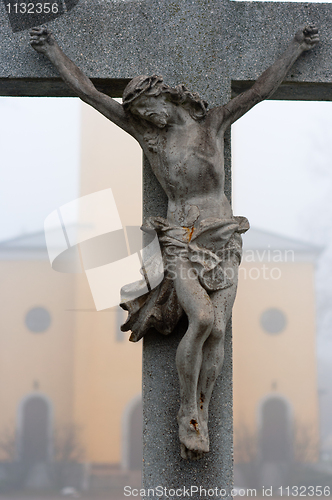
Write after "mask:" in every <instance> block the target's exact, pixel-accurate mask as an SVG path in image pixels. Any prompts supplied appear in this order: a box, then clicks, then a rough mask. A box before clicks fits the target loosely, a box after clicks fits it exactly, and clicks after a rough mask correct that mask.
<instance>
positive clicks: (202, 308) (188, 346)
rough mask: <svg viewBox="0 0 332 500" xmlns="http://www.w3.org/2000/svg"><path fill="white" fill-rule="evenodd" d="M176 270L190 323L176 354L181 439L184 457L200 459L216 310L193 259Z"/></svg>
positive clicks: (178, 290) (203, 448) (206, 447)
mask: <svg viewBox="0 0 332 500" xmlns="http://www.w3.org/2000/svg"><path fill="white" fill-rule="evenodd" d="M176 269H177V275H176V278H175V288H176V293H177V296H178V300H179V302H180V303H181V305H182V307H183V309H184V311H185V312H186V314H187V316H188V322H189V326H188V329H187V331H186V333H185V335H184V336H183V338H182V340H181V342H180V344H179V346H178V349H177V353H176V366H177V370H178V374H179V381H180V398H181V405H180V410H179V413H178V423H179V438H180V442H181V456H182V457H183V458H189V459H191V460H197V459H199V458H201V456H202V455H203V454H204V453H206V452H207V451H209V445H208V442H207V440H206V438H205V436H204V435H203V434H202V433H201V429H200V424H199V419H198V408H197V384H198V377H199V374H200V371H201V365H202V359H203V345H204V342H205V341H206V339H207V338H208V336H209V335H210V332H211V330H212V327H213V322H214V311H213V305H212V302H211V300H210V297H209V295H208V294H207V292H206V291H205V290H204V288H202V286H201V285H200V283H199V281H198V279H197V276H195V274H194V273H193V269H192V267H191V264H190V262H189V261H187V260H184V259H181V260H180V259H179V260H178V262H177V268H176Z"/></svg>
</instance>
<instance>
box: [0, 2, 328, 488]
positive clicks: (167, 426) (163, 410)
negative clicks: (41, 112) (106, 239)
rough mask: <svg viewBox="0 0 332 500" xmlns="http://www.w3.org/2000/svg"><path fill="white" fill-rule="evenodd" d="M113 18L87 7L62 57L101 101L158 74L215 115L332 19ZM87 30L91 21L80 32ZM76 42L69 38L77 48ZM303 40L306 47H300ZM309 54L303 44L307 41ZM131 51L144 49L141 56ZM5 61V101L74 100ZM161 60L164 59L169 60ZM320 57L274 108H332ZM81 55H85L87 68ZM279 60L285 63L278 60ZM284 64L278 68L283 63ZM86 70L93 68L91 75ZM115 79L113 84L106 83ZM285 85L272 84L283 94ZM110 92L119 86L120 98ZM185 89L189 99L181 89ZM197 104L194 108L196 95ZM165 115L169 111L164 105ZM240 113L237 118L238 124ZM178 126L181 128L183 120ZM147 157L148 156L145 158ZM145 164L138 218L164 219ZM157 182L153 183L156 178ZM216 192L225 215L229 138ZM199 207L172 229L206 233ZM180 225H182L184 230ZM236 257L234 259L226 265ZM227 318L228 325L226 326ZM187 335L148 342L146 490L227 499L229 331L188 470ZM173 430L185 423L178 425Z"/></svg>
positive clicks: (157, 12)
mask: <svg viewBox="0 0 332 500" xmlns="http://www.w3.org/2000/svg"><path fill="white" fill-rule="evenodd" d="M109 8H110V7H109V6H108V7H106V6H102V7H101V6H100V5H98V6H93V7H92V6H91V3H88V2H82V3H80V4H79V6H78V7H77V9H76V10H75V11H73V13H72V14H71V16H72V19H71V22H70V25H71V28H72V27H73V30H72V31H74V32H75V35H77V34H80V30H81V29H83V27H84V23H85V22H87V26H88V28H89V30H90V33H93V34H94V36H93V38H91V39H90V35H88V36H87V39H86V40H82V38H81V37H80V40H81V41H82V45H81V46H80V47H77V46H76V47H75V48H74V50H73V46H71V47H70V48H69V54H68V55H70V56H71V59H73V60H75V62H76V63H77V64H78V65H79V66H80V67H81V68H82V69H83V70H84V71H85V73H87V75H88V76H89V77H91V78H92V80H93V83H94V84H95V85H96V87H97V89H98V91H100V90H102V91H103V92H104V93H106V94H113V95H114V94H115V95H116V94H117V89H118V88H119V87H121V86H122V88H124V84H125V83H128V80H129V78H131V77H133V76H135V75H137V74H152V73H159V74H163V76H164V80H165V81H167V83H169V87H170V88H174V87H175V85H176V84H177V83H179V82H180V81H181V82H183V83H185V84H186V86H187V87H189V88H190V90H192V91H198V92H199V94H200V95H201V96H204V98H208V99H209V100H210V102H211V104H212V106H215V108H214V109H218V105H219V106H220V105H221V104H227V103H228V101H229V100H230V97H231V92H232V91H233V95H237V94H239V93H240V92H241V91H243V90H246V89H247V88H249V87H250V86H251V85H252V83H253V81H254V80H255V79H256V78H257V76H258V75H259V74H260V73H262V72H263V70H265V69H266V68H267V67H268V66H269V65H271V63H272V62H273V60H275V59H278V56H280V55H281V54H282V53H283V52H284V50H285V49H286V45H287V40H289V39H290V38H291V35H292V34H293V33H294V32H295V31H296V29H297V27H298V25H299V24H302V25H305V24H306V25H310V24H313V23H315V24H317V25H319V26H320V28H321V27H322V34H323V41H324V33H326V30H327V29H328V26H329V19H330V17H331V9H330V7H329V6H328V5H319V6H318V5H311V4H309V5H308V4H304V5H292V4H274V5H271V4H257V3H254V4H251V3H250V4H247V3H232V2H228V1H224V2H223V3H218V4H217V3H216V2H212V1H211V2H206V3H205V4H204V5H203V6H198V5H197V4H192V3H189V2H179V3H178V4H177V5H174V4H171V5H168V4H167V3H163V2H160V3H158V5H156V4H155V3H153V2H144V3H142V4H140V9H139V10H137V6H135V7H133V4H125V5H120V6H119V5H117V6H114V10H113V12H112V14H113V15H112V17H111V18H110V16H109V12H108V11H107V9H109ZM134 13H135V15H137V14H138V15H137V17H136V19H135V23H134V24H133V23H132V22H130V20H131V19H132V16H133V14H134ZM286 16H287V18H286ZM68 19H69V17H68V18H67V17H65V16H64V17H63V18H61V19H60V20H58V21H57V22H54V27H52V30H53V32H55V33H56V35H57V36H58V34H59V36H60V38H61V36H62V38H63V43H65V39H66V34H67V33H68V31H67V29H66V20H68ZM75 19H76V23H77V26H76V24H75ZM87 19H88V20H89V21H85V20H87ZM286 19H287V20H286ZM225 20H227V22H226V21H225ZM267 20H268V22H267ZM102 21H103V23H102ZM105 23H108V29H107V30H105V31H103V32H102V33H100V26H101V25H102V26H105ZM296 23H297V24H296ZM272 26H273V29H272ZM103 29H104V28H103ZM302 34H303V32H302ZM308 35H309V36H310V37H311V36H315V33H314V32H311V33H308V32H307V33H304V38H308ZM35 36H36V42H38V37H40V36H42V33H41V34H38V33H37V32H36V33H35ZM73 36H74V35H73V33H72V34H71V39H72V40H73ZM91 36H92V35H91ZM297 36H300V35H297ZM119 38H121V40H122V44H119V46H118V45H117V44H118V40H119ZM271 39H273V41H274V42H275V47H273V44H272V43H271ZM277 39H278V41H277ZM95 40H98V42H99V43H100V44H102V46H103V47H104V48H105V52H104V53H102V52H103V51H101V50H97V49H96V48H95V47H94V45H93V43H94V42H95ZM299 41H300V40H298V41H297V43H298V42H299ZM303 41H304V39H303V40H302V41H301V43H302V42H303ZM311 41H312V42H313V44H314V42H315V40H314V39H312V40H311ZM324 42H325V41H324ZM23 43H26V37H23V35H21V40H20V44H22V47H23ZM80 43H81V42H80ZM305 43H309V40H307V42H305ZM137 46H138V47H139V50H137ZM109 47H112V50H111V55H110V56H109V57H110V58H112V61H111V60H107V62H106V59H105V57H106V56H105V54H109V52H108V51H109ZM307 48H309V47H307ZM10 50H11V49H8V48H7V51H5V54H4V56H3V57H4V61H5V62H7V66H6V65H5V66H4V68H5V69H4V72H2V77H3V78H1V80H0V88H1V89H2V92H1V93H2V94H3V95H73V94H72V93H71V92H70V91H68V90H66V89H65V87H64V86H62V85H61V83H59V80H58V78H57V77H56V76H55V75H56V74H55V73H54V72H53V70H52V68H51V67H50V66H45V67H44V68H43V70H41V69H40V61H38V59H37V58H34V57H33V56H32V55H31V54H29V55H28V56H26V61H24V64H23V65H21V66H20V67H19V70H16V73H15V72H14V71H12V70H11V71H10V74H11V75H12V74H13V73H15V77H14V78H6V76H8V73H7V74H6V68H8V60H9V57H10ZM76 50H77V52H76ZM91 51H92V52H93V55H91V56H89V61H87V60H86V59H87V55H86V54H91ZM165 51H166V52H167V55H168V57H165V54H164V52H165ZM327 51H328V43H327V45H326V46H324V49H322V51H320V52H319V51H318V53H317V54H315V58H311V59H310V60H309V59H308V57H307V55H305V56H303V57H302V61H301V60H300V61H299V63H297V64H296V66H295V67H294V70H292V73H291V74H287V77H286V78H287V81H288V82H289V83H287V84H284V85H281V87H280V88H281V90H280V93H279V94H278V93H276V94H274V96H275V98H278V97H280V96H282V97H283V98H286V99H287V98H293V99H294V98H298V99H306V98H307V99H308V98H311V99H315V98H318V99H321V100H322V99H324V98H328V96H329V91H330V80H331V70H330V64H329V62H330V60H329V57H328V56H327V54H328V52H327ZM22 52H24V50H22ZM295 52H296V51H295ZM295 52H294V53H292V56H290V58H289V59H288V63H287V64H286V66H285V67H284V68H283V73H282V77H281V80H282V79H284V77H285V75H286V72H287V70H288V69H289V68H290V66H291V64H292V63H293V62H294V61H295V59H296V58H297V57H298V56H299V55H300V53H297V54H296V55H295ZM301 52H302V50H301ZM15 53H17V51H15ZM82 54H84V57H83V56H82ZM75 56H76V57H75ZM279 60H280V61H281V59H279ZM283 60H284V61H285V59H283ZM85 65H88V67H85ZM89 65H93V66H94V67H93V69H91V68H90V66H89ZM313 68H314V69H313ZM7 71H8V69H7ZM96 77H97V78H96ZM110 77H112V78H113V79H114V80H110ZM116 77H117V78H116ZM23 79H24V80H23ZM156 79H158V77H154V80H153V79H150V80H148V81H147V80H144V81H139V82H138V81H137V80H136V81H134V83H133V88H132V89H130V90H132V92H131V93H129V92H128V95H129V96H127V101H128V102H127V103H128V106H129V107H130V106H132V107H133V109H134V110H135V111H134V113H133V115H136V117H138V118H139V115H140V114H142V113H143V112H145V111H146V107H147V106H146V102H145V104H144V103H143V107H141V108H140V107H139V101H137V99H138V98H140V99H141V103H140V104H141V105H142V95H140V96H135V99H132V94H135V92H136V93H138V91H139V92H140V90H141V87H142V85H143V86H144V85H145V86H146V85H148V86H149V87H148V90H149V91H150V90H151V91H153V89H155V90H156V88H155V87H157V85H163V83H162V82H161V81H160V80H159V81H157V82H156ZM281 80H280V81H278V84H279V83H280V82H281ZM301 83H302V84H303V85H301ZM136 84H137V85H136ZM116 85H117V86H118V87H117V89H116ZM275 87H276V86H273V89H270V91H272V90H275ZM157 88H158V87H157ZM182 90H183V92H186V89H182ZM254 90H255V96H256V101H255V102H258V101H259V100H261V98H262V97H268V95H269V94H270V92H267V94H266V95H264V96H260V95H258V97H257V88H256V89H254ZM127 91H128V88H127ZM169 94H170V92H169ZM258 94H259V92H258ZM152 95H153V94H152ZM247 95H248V94H247ZM325 96H326V97H325ZM136 97H137V99H136ZM181 98H182V97H181ZM198 99H199V98H198V97H197V98H196V105H195V109H196V111H197V112H199V109H200V111H201V112H204V106H205V103H204V101H203V100H202V99H200V102H198ZM241 99H242V97H239V98H237V99H234V101H231V103H230V105H229V107H227V105H226V106H225V108H224V110H227V111H228V112H229V115H228V117H229V118H230V117H232V118H230V119H229V123H228V125H229V124H230V123H231V122H232V119H233V118H235V119H236V118H237V117H238V116H241V112H240V111H237V110H236V105H235V104H234V106H235V109H232V102H234V103H236V102H237V103H239V102H240V103H241V105H240V107H239V108H241V109H242V110H244V112H245V111H246V110H247V108H245V106H246V104H245V103H243V102H242V101H241ZM253 99H255V97H253ZM135 100H136V109H135V104H134V102H135ZM193 100H194V101H195V96H194V98H193ZM137 102H138V105H137ZM165 102H167V103H168V102H171V100H170V99H166V100H165ZM183 102H184V101H183ZM255 102H254V103H255ZM164 104H165V103H164ZM165 105H166V106H169V104H165ZM216 105H217V106H216ZM249 107H250V106H249ZM144 108H145V110H144ZM161 111H163V110H161ZM205 111H206V110H205ZM212 111H213V110H212ZM148 112H150V113H151V114H150V121H151V122H152V123H153V122H155V123H154V125H155V126H156V127H157V128H158V129H160V130H161V131H162V130H163V129H165V127H166V126H167V123H166V124H165V123H164V122H163V121H162V113H159V116H157V115H158V113H156V112H155V111H153V110H151V109H150V111H148ZM237 112H238V113H239V115H237V114H236V113H237ZM165 113H166V114H168V115H170V109H169V108H167V107H166V108H165ZM216 114H217V113H216ZM242 114H243V113H242ZM212 115H213V113H212ZM153 116H154V117H153ZM151 117H152V120H151ZM164 118H165V116H164ZM201 118H204V117H201ZM173 119H174V120H177V119H180V117H178V118H176V119H175V118H173ZM181 119H184V117H181ZM191 119H192V120H193V122H192V123H191V124H190V125H191V126H192V127H193V128H194V127H195V122H194V120H195V119H194V118H193V116H191ZM216 119H217V118H216ZM114 121H115V120H114ZM148 121H149V120H148ZM157 122H158V123H157ZM143 136H144V134H143V135H142V137H143ZM143 140H144V137H143ZM198 140H199V137H198ZM154 141H155V138H154V137H151V136H150V138H148V140H147V141H146V144H147V150H146V156H148V157H149V159H150V163H153V157H152V153H153V148H154V147H155V146H154V144H153V143H154ZM149 147H150V148H151V149H152V151H150V150H149ZM143 149H144V148H143ZM149 151H150V153H151V155H150V154H149ZM150 156H151V158H150ZM145 163H146V165H145V195H146V196H145V203H144V205H145V206H144V210H145V216H154V217H156V216H159V217H160V216H165V215H166V197H165V195H164V193H163V192H162V190H161V189H160V187H159V186H158V183H157V181H156V178H155V176H154V175H153V173H152V172H151V170H150V166H149V164H148V161H147V159H146V161H145ZM155 172H156V169H155ZM156 173H157V176H158V172H156ZM159 180H160V179H159ZM223 188H224V189H223V191H224V193H225V195H226V198H228V201H227V200H226V198H224V201H223V203H224V206H225V207H226V206H229V205H228V203H229V199H230V145H229V134H225V178H224V185H223ZM198 205H199V206H197V204H189V205H188V207H186V209H185V210H184V211H183V213H181V214H178V222H176V223H175V224H173V226H174V227H184V228H185V227H189V228H192V227H193V225H194V223H195V222H196V221H199V222H202V221H204V220H206V219H205V218H204V219H202V218H201V219H200V213H201V211H203V212H204V210H205V208H204V207H202V206H200V204H198ZM192 207H193V208H192ZM196 209H198V211H197V210H196ZM175 212H176V210H175ZM228 215H230V213H229V214H228ZM181 217H182V218H183V221H182V219H181ZM207 218H209V217H207ZM182 222H184V224H183V225H182ZM232 222H233V224H234V223H235V222H234V221H232ZM166 229H167V228H166ZM239 229H240V224H239V223H238V228H235V229H234V228H233V233H232V234H234V233H238V232H240V231H239ZM233 257H234V255H232V258H233ZM228 288H229V287H228ZM230 302H231V299H230ZM225 318H227V319H228V315H226V316H225ZM187 328H188V325H187V324H186V322H185V321H182V323H180V324H179V325H178V327H177V328H176V331H175V332H173V334H172V335H171V336H170V337H162V336H160V335H158V334H157V333H155V334H152V335H149V336H147V337H146V338H145V339H144V355H143V405H144V434H143V436H144V466H143V476H144V478H143V481H144V486H145V487H146V488H148V487H155V486H157V485H165V486H169V487H170V486H172V487H177V486H181V485H205V486H206V487H209V488H210V489H213V488H215V487H219V488H220V489H222V488H224V489H225V491H226V492H227V495H229V494H230V489H231V482H232V467H231V456H232V454H231V449H232V444H231V443H232V437H231V427H232V424H231V370H230V365H231V360H230V356H231V352H230V351H231V342H230V329H229V328H228V330H227V331H226V337H225V352H226V354H225V361H224V367H223V377H222V380H221V379H220V378H219V379H217V381H216V385H215V388H214V397H213V399H212V402H211V405H210V421H209V428H210V442H211V446H210V452H209V453H206V452H207V447H206V448H204V449H202V448H198V447H197V446H196V447H191V445H190V443H189V441H190V440H191V437H192V436H195V432H196V424H197V425H198V426H199V422H195V420H198V419H195V418H194V417H193V418H190V421H191V420H193V422H190V425H191V426H192V427H193V429H192V428H189V430H188V429H184V430H183V434H187V435H188V433H189V436H190V437H189V439H186V436H185V437H184V438H183V439H182V441H181V425H180V441H181V443H182V445H183V446H182V457H183V458H201V457H202V456H203V458H202V459H201V460H199V461H198V462H195V465H193V463H192V462H191V461H184V460H182V459H180V457H179V456H178V455H179V454H178V453H177V451H176V448H177V446H178V439H177V434H178V432H177V428H176V425H175V421H176V420H175V418H176V413H177V410H178V407H179V405H180V398H179V387H178V385H177V375H176V370H175V351H176V350H177V348H178V345H179V343H181V341H182V339H183V338H184V337H185V332H186V331H187ZM224 333H225V332H224ZM180 362H181V360H180ZM182 386H183V383H182ZM182 400H183V397H182ZM197 401H198V399H196V403H197ZM189 406H190V404H189ZM203 406H204V405H203ZM187 413H188V412H187ZM188 414H189V413H188ZM187 416H188V415H186V417H187ZM179 420H180V421H181V414H180V418H179ZM201 425H202V424H201ZM183 427H184V426H183ZM201 441H202V447H203V446H206V442H207V439H206V440H205V442H204V436H203V440H201ZM218 496H220V495H217V493H216V494H215V497H218ZM212 498H213V497H212Z"/></svg>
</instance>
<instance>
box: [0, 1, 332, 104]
mask: <svg viewBox="0 0 332 500" xmlns="http://www.w3.org/2000/svg"><path fill="white" fill-rule="evenodd" d="M305 24H316V25H317V26H319V29H320V36H321V44H320V45H319V47H317V48H316V49H314V51H310V52H309V53H307V54H304V55H303V57H301V59H300V60H299V61H298V62H297V63H296V64H295V66H294V68H293V69H292V70H291V72H290V73H289V75H288V77H287V81H288V82H292V83H293V85H289V86H288V87H287V89H288V90H289V92H288V91H285V92H284V91H283V88H281V90H280V91H279V92H280V95H281V96H282V97H283V98H292V93H293V89H294V88H296V83H297V82H307V85H306V86H302V87H300V88H298V89H296V93H297V98H301V91H304V92H306V95H305V97H304V98H306V97H307V96H308V88H307V86H308V84H312V83H321V84H324V85H325V87H324V89H325V92H324V98H326V99H329V98H330V95H332V93H331V94H330V92H329V90H330V89H331V73H332V65H331V54H332V39H331V28H330V27H331V25H332V4H309V3H308V4H307V3H289V4H288V3H283V2H280V3H279V2H232V1H228V0H223V1H220V0H199V1H192V0H190V1H189V0H145V1H135V0H132V1H119V0H118V1H111V0H80V2H79V3H78V5H77V6H76V7H74V8H73V9H72V10H71V11H70V12H69V13H67V14H65V15H63V16H60V17H59V18H57V19H55V20H53V21H51V22H50V23H48V26H49V27H50V28H51V29H52V30H53V32H54V34H55V36H56V38H57V40H58V42H59V44H60V45H61V46H62V47H63V48H64V50H65V51H66V53H67V54H68V56H69V57H71V58H72V59H73V61H74V62H76V64H78V66H79V67H80V68H81V69H82V70H83V71H85V72H86V73H87V75H88V76H90V77H93V78H96V79H97V80H98V79H113V80H114V81H115V80H118V79H120V80H122V81H123V80H125V79H128V78H132V77H133V76H135V75H137V74H140V73H142V74H150V73H157V74H161V75H163V76H164V79H165V81H166V82H167V83H169V84H175V83H180V82H182V83H185V84H186V85H187V86H188V87H189V88H190V89H193V90H195V91H197V92H199V93H201V94H202V97H204V98H205V99H206V100H208V101H209V102H210V103H211V104H216V103H221V102H226V101H227V100H228V98H229V97H230V93H231V85H230V83H231V82H234V85H235V86H236V82H243V81H244V82H248V81H249V82H252V81H253V80H254V79H256V78H257V76H258V75H259V74H260V73H261V72H262V71H263V70H264V69H265V68H266V67H267V66H269V65H270V64H271V63H272V62H273V61H274V59H275V58H276V57H277V56H278V55H279V54H281V53H282V51H283V49H284V48H285V47H286V45H287V43H288V41H289V40H290V39H291V38H292V36H293V35H294V33H295V31H296V30H297V29H298V28H299V27H301V26H303V25H305ZM56 77H57V75H56V72H55V71H54V70H53V68H52V67H51V65H50V63H49V62H48V61H46V60H45V59H44V58H43V57H42V56H41V55H39V54H37V53H35V52H34V51H33V50H32V48H31V47H30V46H29V44H28V33H27V31H22V32H18V33H13V32H12V30H11V27H10V23H9V19H8V17H7V14H6V12H5V6H4V3H0V92H1V93H2V94H6V93H7V94H10V93H12V94H14V95H15V86H12V85H11V83H12V82H11V79H13V78H14V79H26V80H25V81H26V82H27V83H30V82H31V81H34V80H35V79H38V81H37V82H35V90H34V92H35V93H36V92H37V94H38V91H37V90H36V89H37V87H38V86H40V95H44V94H46V95H50V94H51V95H53V94H52V85H51V83H52V82H51V81H49V82H48V86H46V88H45V90H44V91H43V85H44V86H45V82H43V81H41V80H39V79H40V78H47V79H49V78H56ZM16 83H17V82H16ZM46 83H47V82H46ZM123 83H124V82H123ZM21 84H22V85H23V88H24V81H23V82H22V81H21ZM22 85H21V87H22ZM54 85H55V94H54V95H70V93H69V92H68V91H67V90H66V89H65V86H64V85H61V84H60V83H59V81H58V80H55V81H54ZM59 88H61V89H62V92H63V94H61V91H60V90H59ZM30 89H31V86H30ZM108 91H109V93H110V94H112V95H119V89H113V88H112V85H110V86H109V88H108ZM29 92H31V90H30V91H29V85H27V93H29ZM21 94H22V90H21ZM310 96H311V97H310V98H312V99H317V98H318V99H319V98H320V97H319V96H320V89H319V87H317V88H316V90H315V87H313V86H312V85H311V93H310Z"/></svg>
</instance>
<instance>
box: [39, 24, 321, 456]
mask: <svg viewBox="0 0 332 500" xmlns="http://www.w3.org/2000/svg"><path fill="white" fill-rule="evenodd" d="M317 33H318V31H317V29H315V28H311V27H307V28H305V29H301V30H299V31H298V32H297V33H296V35H295V37H294V38H293V40H292V41H291V43H290V44H289V46H288V48H287V49H286V51H285V52H284V53H283V54H282V55H281V57H280V58H279V59H277V61H276V62H275V63H274V64H273V65H272V66H271V67H270V68H268V69H267V70H266V71H265V72H264V73H263V74H262V75H261V76H260V77H259V78H258V79H257V81H256V82H255V84H254V85H253V86H252V87H251V88H250V89H249V90H247V91H245V92H243V93H242V94H240V95H238V96H237V97H235V98H234V99H232V100H231V101H230V102H229V103H228V104H226V105H225V106H217V107H215V108H213V109H210V110H208V109H207V103H206V102H205V101H204V100H202V99H201V98H200V97H199V95H198V94H196V93H192V92H190V91H188V90H187V89H186V88H185V87H184V86H183V85H178V86H177V87H175V88H171V87H169V86H168V85H166V84H165V83H164V82H163V79H162V77H160V76H156V75H154V76H145V75H141V76H137V77H135V78H134V79H133V80H131V81H130V83H129V84H128V85H127V87H126V88H125V90H124V93H123V102H122V105H121V104H119V103H118V102H117V101H115V100H113V99H112V98H111V97H109V96H108V95H105V94H103V93H101V92H99V91H98V90H97V89H96V88H95V87H94V85H93V84H92V82H91V81H90V80H89V78H87V77H86V76H85V75H84V74H83V73H82V71H81V70H80V69H79V68H78V67H77V66H76V65H75V64H74V63H73V62H72V61H71V60H70V59H69V58H68V57H67V56H66V55H65V54H64V53H63V52H62V50H61V49H60V47H59V46H58V44H57V43H56V41H55V40H54V38H53V36H52V34H51V33H50V32H49V31H47V29H45V28H33V29H32V30H31V32H30V34H31V45H32V47H33V48H34V49H35V50H36V51H38V52H40V53H42V54H44V55H45V56H46V57H48V59H49V60H50V61H51V62H52V63H53V65H54V66H55V68H56V69H57V70H58V72H59V73H60V75H61V77H62V78H63V80H64V81H65V82H66V83H67V84H68V85H69V86H70V87H71V88H72V89H73V90H74V92H75V93H76V94H77V95H78V96H79V97H80V98H81V99H82V100H83V101H84V102H86V103H88V104H90V105H91V106H93V107H94V108H95V109H97V110H98V111H99V112H100V113H102V114H103V115H104V116H106V117H107V118H108V119H109V120H111V121H112V122H114V123H115V124H116V125H118V126H119V127H121V128H122V129H123V130H125V131H126V132H127V133H128V134H130V135H131V136H132V137H134V138H135V139H136V140H137V141H138V142H139V144H140V145H141V147H142V150H143V151H144V154H145V155H146V157H147V158H148V160H149V162H150V165H151V167H152V170H153V172H154V173H155V175H156V177H157V179H158V181H159V182H160V184H161V186H162V188H163V189H164V191H165V193H166V194H167V197H168V211H167V219H163V218H161V217H153V218H150V219H148V220H147V221H146V223H145V226H143V229H144V227H145V230H146V231H149V228H151V229H154V230H155V231H156V232H157V234H158V238H159V242H160V246H161V249H162V254H163V260H164V266H165V270H166V271H165V276H164V279H163V281H162V283H160V285H159V286H158V287H157V288H155V289H153V290H150V291H149V293H146V294H145V295H142V296H140V297H138V298H136V297H137V294H136V296H135V293H133V288H132V287H131V286H128V287H124V289H123V299H122V302H123V303H122V306H123V307H124V308H125V309H127V310H128V311H129V317H128V320H127V321H126V323H125V325H123V330H131V332H132V334H131V340H133V341H137V340H139V339H140V338H141V337H142V336H143V335H145V334H146V332H148V330H149V329H150V328H152V327H153V328H156V329H157V330H159V331H160V332H161V333H163V334H169V333H171V332H172V331H173V330H174V328H175V326H176V324H177V322H178V321H179V319H180V317H181V316H182V315H183V314H185V315H186V316H187V318H188V328H187V330H186V332H185V334H184V336H183V338H182V340H181V341H180V343H179V346H178V349H177V353H176V366H177V370H178V375H179V382H180V409H179V412H178V417H177V418H178V424H179V438H180V444H181V456H182V457H183V458H185V459H191V460H196V459H199V458H201V457H202V456H203V455H204V453H207V452H208V451H209V435H208V408H209V402H210V399H211V395H212V390H213V387H214V385H215V381H216V379H217V377H218V375H219V374H220V372H221V369H222V365H223V359H224V337H225V329H226V325H227V322H228V321H229V319H230V316H231V311H232V306H233V303H234V299H235V294H236V288H237V274H238V266H239V264H240V259H241V248H242V240H241V233H243V232H245V231H246V230H247V229H248V228H249V224H248V221H247V220H246V219H245V218H244V217H234V216H233V213H232V209H231V205H230V202H229V200H228V199H227V198H226V196H225V193H224V178H225V174H224V151H223V148H224V133H225V131H226V130H227V128H228V127H230V125H231V124H232V123H234V122H235V121H236V120H237V119H238V118H240V117H241V116H242V115H244V113H246V112H247V111H248V110H250V109H251V108H252V107H253V106H254V105H255V104H257V103H259V102H261V101H262V100H264V99H267V98H268V97H270V96H271V95H272V94H273V92H274V91H275V90H276V89H277V87H278V86H279V85H280V84H281V82H282V81H283V79H284V77H285V76H286V74H287V71H288V70H289V69H290V68H291V66H292V65H293V63H294V62H295V61H296V60H297V58H298V57H299V56H300V55H301V54H302V52H304V51H306V50H309V49H311V48H312V47H314V46H315V45H316V44H317V42H318V34H317Z"/></svg>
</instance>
